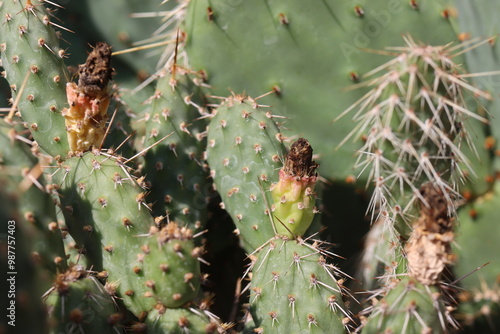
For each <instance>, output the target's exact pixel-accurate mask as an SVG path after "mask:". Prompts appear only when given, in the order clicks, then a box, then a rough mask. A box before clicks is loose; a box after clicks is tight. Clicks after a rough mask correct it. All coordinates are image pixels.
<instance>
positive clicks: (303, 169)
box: [283, 138, 319, 177]
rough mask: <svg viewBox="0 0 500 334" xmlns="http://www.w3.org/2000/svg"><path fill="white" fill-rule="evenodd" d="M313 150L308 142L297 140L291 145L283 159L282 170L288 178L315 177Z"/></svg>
mask: <svg viewBox="0 0 500 334" xmlns="http://www.w3.org/2000/svg"><path fill="white" fill-rule="evenodd" d="M312 155H313V149H312V147H311V145H310V144H309V141H308V140H307V139H305V138H299V139H297V140H296V141H295V143H293V144H292V147H291V148H290V152H288V154H287V156H286V159H285V166H284V167H283V170H284V171H285V173H286V174H287V175H290V176H298V177H304V176H315V175H316V168H318V166H319V165H318V164H317V163H316V162H314V161H313V160H312Z"/></svg>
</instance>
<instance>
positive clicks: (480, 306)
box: [453, 181, 500, 323]
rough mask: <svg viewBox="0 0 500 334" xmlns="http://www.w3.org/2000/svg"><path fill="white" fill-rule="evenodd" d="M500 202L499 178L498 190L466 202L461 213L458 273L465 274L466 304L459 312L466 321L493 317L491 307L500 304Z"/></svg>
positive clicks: (457, 239)
mask: <svg viewBox="0 0 500 334" xmlns="http://www.w3.org/2000/svg"><path fill="white" fill-rule="evenodd" d="M499 206H500V183H499V182H498V181H497V182H496V184H495V188H494V191H492V192H490V193H488V194H486V195H484V196H482V197H479V198H478V199H476V200H475V201H473V202H471V203H469V204H467V205H466V206H464V207H463V208H462V209H461V210H460V213H459V216H458V218H459V221H460V224H459V225H458V226H457V227H456V238H455V241H456V243H455V244H454V246H455V247H454V249H453V250H454V252H455V253H456V254H457V263H456V265H455V267H454V272H455V275H456V277H462V279H460V281H459V285H460V286H461V287H462V288H464V292H463V298H462V300H461V301H462V302H463V305H462V307H461V309H460V311H459V313H462V314H461V315H460V318H461V319H464V322H465V323H468V322H471V320H474V318H479V317H480V316H486V317H490V311H493V310H498V309H499V307H500V306H499V305H500V303H499V301H498V296H499V294H500V286H499V277H500V263H499V262H498V260H497V259H498V256H497V255H498V254H499V252H500V249H499V245H498V235H499V233H500V225H499V224H498V212H499V211H498V210H499V209H498V208H499ZM486 264H487V265H486ZM483 265H486V266H484V267H483ZM480 267H481V269H479V270H478V271H476V272H474V271H475V270H476V269H477V268H480ZM471 273H472V274H471ZM485 320H486V319H485ZM487 321H488V322H489V319H488V320H487Z"/></svg>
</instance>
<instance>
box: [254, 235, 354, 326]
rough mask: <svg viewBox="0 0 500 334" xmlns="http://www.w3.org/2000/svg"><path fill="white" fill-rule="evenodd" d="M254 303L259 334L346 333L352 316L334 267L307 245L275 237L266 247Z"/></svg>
mask: <svg viewBox="0 0 500 334" xmlns="http://www.w3.org/2000/svg"><path fill="white" fill-rule="evenodd" d="M250 303H251V312H252V316H253V319H254V321H255V325H256V326H257V328H256V329H255V330H254V331H255V332H257V333H261V332H262V330H263V333H306V332H307V333H344V332H345V329H344V324H343V319H344V318H345V317H346V315H347V314H348V313H347V311H346V310H345V309H344V304H343V302H342V293H341V288H340V287H339V285H338V283H337V281H336V279H335V278H334V267H333V266H331V265H329V264H327V263H326V261H325V258H324V257H323V256H322V255H320V252H319V250H318V249H315V248H314V247H312V246H310V245H307V244H305V242H304V241H296V240H290V241H286V240H282V239H279V238H277V239H274V240H272V241H270V242H269V243H268V244H267V245H264V246H263V247H262V249H261V250H260V251H259V253H258V255H257V261H256V263H255V264H254V265H253V271H252V283H251V292H250ZM259 330H261V331H260V332H259Z"/></svg>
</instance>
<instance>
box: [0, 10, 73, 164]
mask: <svg viewBox="0 0 500 334" xmlns="http://www.w3.org/2000/svg"><path fill="white" fill-rule="evenodd" d="M24 3H25V5H26V7H25V6H24V4H23V2H21V1H14V0H7V1H2V3H0V15H1V16H2V17H3V18H4V22H3V24H2V25H1V26H0V52H1V55H2V64H3V67H4V69H5V77H6V78H7V81H8V82H9V84H10V85H11V89H12V92H13V97H14V98H16V97H17V94H19V92H21V89H24V90H23V93H22V96H20V99H19V103H18V105H17V108H18V110H19V111H20V113H21V116H22V118H23V120H24V121H25V122H26V123H27V125H28V127H29V128H30V131H31V132H32V134H33V138H34V139H35V140H36V142H37V143H38V145H40V147H41V148H42V149H43V150H44V151H46V152H47V153H49V154H50V155H52V156H54V157H55V156H60V157H62V158H64V157H66V155H67V152H68V151H69V146H68V140H67V138H66V127H65V125H64V118H63V117H62V115H61V111H62V109H63V108H64V107H65V106H66V105H67V102H66V81H67V80H68V77H69V75H68V71H67V69H66V67H65V65H64V63H63V60H62V57H64V50H63V49H61V48H59V39H58V38H57V36H56V33H55V31H54V29H53V28H52V25H51V23H50V20H51V19H52V17H51V16H50V14H49V13H48V12H47V10H46V9H45V7H44V4H43V1H38V0H33V1H24ZM28 73H29V74H28ZM26 76H27V78H28V79H27V81H26V83H25V85H23V82H24V80H25V77H26Z"/></svg>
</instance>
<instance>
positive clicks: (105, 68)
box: [61, 43, 112, 154]
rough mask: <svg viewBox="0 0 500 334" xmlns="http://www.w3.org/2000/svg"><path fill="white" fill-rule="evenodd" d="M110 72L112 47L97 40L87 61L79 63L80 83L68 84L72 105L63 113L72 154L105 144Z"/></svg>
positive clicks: (69, 99)
mask: <svg viewBox="0 0 500 334" xmlns="http://www.w3.org/2000/svg"><path fill="white" fill-rule="evenodd" d="M111 72H112V68H111V47H110V46H109V45H107V44H106V43H98V44H97V45H96V46H95V48H94V49H93V50H92V52H90V54H89V56H88V57H87V61H86V62H85V64H84V65H80V66H79V70H78V74H79V79H78V86H77V85H76V84H75V83H73V82H70V83H68V84H67V85H66V94H67V96H68V104H69V109H64V110H63V111H62V112H61V114H62V115H63V116H64V118H65V120H66V131H67V133H68V142H69V147H70V149H71V152H72V154H76V153H77V152H86V151H88V150H90V149H91V148H92V147H97V148H100V147H101V146H102V141H103V140H104V133H105V130H106V121H107V120H108V114H107V110H108V105H109V100H110V96H109V88H108V82H109V80H110V79H111Z"/></svg>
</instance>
